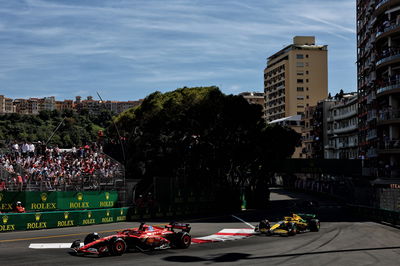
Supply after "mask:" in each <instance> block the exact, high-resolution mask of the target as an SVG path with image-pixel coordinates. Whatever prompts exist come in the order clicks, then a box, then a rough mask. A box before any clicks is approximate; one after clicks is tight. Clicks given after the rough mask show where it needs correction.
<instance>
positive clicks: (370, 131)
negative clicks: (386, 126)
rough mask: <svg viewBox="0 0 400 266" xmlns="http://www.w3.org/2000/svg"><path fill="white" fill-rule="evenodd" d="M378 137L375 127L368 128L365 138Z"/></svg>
mask: <svg viewBox="0 0 400 266" xmlns="http://www.w3.org/2000/svg"><path fill="white" fill-rule="evenodd" d="M377 137H378V132H377V131H376V129H372V130H369V131H368V133H367V138H366V139H367V140H371V139H375V138H377Z"/></svg>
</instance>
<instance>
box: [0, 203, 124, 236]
mask: <svg viewBox="0 0 400 266" xmlns="http://www.w3.org/2000/svg"><path fill="white" fill-rule="evenodd" d="M128 209H129V208H110V209H96V210H77V211H50V212H31V213H2V214H0V232H9V231H16V230H35V229H47V228H60V227H71V226H79V225H93V224H104V223H113V222H123V221H126V220H127V214H128Z"/></svg>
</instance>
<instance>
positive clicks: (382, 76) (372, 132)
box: [357, 0, 400, 178]
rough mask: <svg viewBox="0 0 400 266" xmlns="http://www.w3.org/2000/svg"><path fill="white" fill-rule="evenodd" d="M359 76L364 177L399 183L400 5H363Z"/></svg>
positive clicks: (369, 0) (374, 1)
mask: <svg viewBox="0 0 400 266" xmlns="http://www.w3.org/2000/svg"><path fill="white" fill-rule="evenodd" d="M357 71H358V102H359V107H358V108H359V124H358V126H359V149H360V156H361V157H362V158H363V159H365V160H364V161H365V163H364V167H365V168H364V171H363V173H364V175H369V176H374V177H386V178H389V177H393V178H395V177H396V178H398V177H399V175H400V171H399V170H398V169H399V165H400V1H397V0H390V1H389V0H358V1H357ZM382 168H384V170H383V171H382Z"/></svg>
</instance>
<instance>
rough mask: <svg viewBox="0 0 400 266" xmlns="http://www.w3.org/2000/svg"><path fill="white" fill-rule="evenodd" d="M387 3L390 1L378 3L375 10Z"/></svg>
mask: <svg viewBox="0 0 400 266" xmlns="http://www.w3.org/2000/svg"><path fill="white" fill-rule="evenodd" d="M389 1H391V0H382V1H380V2H379V3H378V4H377V5H376V7H375V10H378V9H379V8H380V7H381V6H383V5H384V4H386V3H387V2H389Z"/></svg>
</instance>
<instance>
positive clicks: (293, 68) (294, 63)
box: [264, 36, 328, 121]
mask: <svg viewBox="0 0 400 266" xmlns="http://www.w3.org/2000/svg"><path fill="white" fill-rule="evenodd" d="M327 61H328V48H327V45H316V44H315V37H314V36H296V37H294V38H293V44H290V45H288V46H286V47H285V48H283V49H282V50H280V51H278V52H277V53H275V54H273V55H272V56H270V57H269V58H268V61H267V67H266V68H265V70H264V92H265V101H266V106H265V117H266V120H267V121H272V120H276V119H280V118H283V117H288V116H294V115H301V114H303V113H304V109H305V107H307V106H313V105H316V104H317V102H318V101H319V100H322V99H325V98H326V97H327V96H328V64H327Z"/></svg>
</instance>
